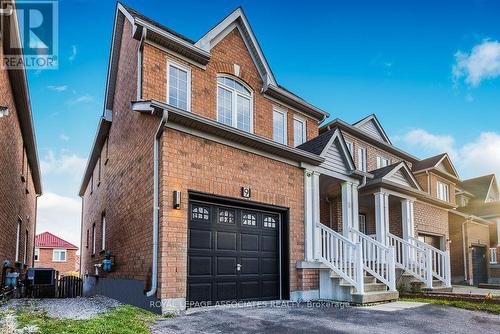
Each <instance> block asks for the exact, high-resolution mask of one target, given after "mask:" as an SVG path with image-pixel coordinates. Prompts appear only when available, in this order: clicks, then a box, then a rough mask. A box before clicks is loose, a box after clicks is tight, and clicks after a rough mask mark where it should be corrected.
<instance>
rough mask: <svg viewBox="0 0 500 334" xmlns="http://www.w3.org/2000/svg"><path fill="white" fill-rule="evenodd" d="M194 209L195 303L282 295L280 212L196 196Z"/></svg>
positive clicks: (191, 268) (191, 271)
mask: <svg viewBox="0 0 500 334" xmlns="http://www.w3.org/2000/svg"><path fill="white" fill-rule="evenodd" d="M189 210H190V211H189V222H188V228H189V231H188V232H189V233H188V291H187V299H188V301H189V302H209V304H215V303H217V302H221V301H255V300H275V299H280V270H279V268H280V261H279V260H280V257H279V249H280V242H279V232H280V222H281V216H280V214H279V213H274V212H269V211H264V210H255V209H248V210H247V209H245V208H241V207H233V206H221V205H215V204H207V203H204V202H195V201H191V202H190V205H189ZM191 304H192V303H191Z"/></svg>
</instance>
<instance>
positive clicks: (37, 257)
mask: <svg viewBox="0 0 500 334" xmlns="http://www.w3.org/2000/svg"><path fill="white" fill-rule="evenodd" d="M34 260H35V262H38V261H40V248H35V258H34Z"/></svg>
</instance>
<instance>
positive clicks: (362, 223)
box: [358, 213, 366, 234]
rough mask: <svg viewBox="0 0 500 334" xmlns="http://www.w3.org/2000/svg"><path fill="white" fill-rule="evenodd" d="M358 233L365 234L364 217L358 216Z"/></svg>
mask: <svg viewBox="0 0 500 334" xmlns="http://www.w3.org/2000/svg"><path fill="white" fill-rule="evenodd" d="M358 217H359V218H358V219H359V232H361V233H364V234H366V215H365V214H361V213H360V214H359V216H358Z"/></svg>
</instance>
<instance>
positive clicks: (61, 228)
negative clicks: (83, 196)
mask: <svg viewBox="0 0 500 334" xmlns="http://www.w3.org/2000/svg"><path fill="white" fill-rule="evenodd" d="M37 207H38V212H37V227H36V232H37V234H40V233H43V232H46V231H48V232H51V233H53V234H55V235H57V236H58V237H60V238H63V239H64V240H66V241H69V242H71V243H72V244H75V245H76V246H78V247H80V223H81V221H80V217H81V200H80V199H79V198H78V197H65V196H61V195H58V194H56V193H51V192H48V193H45V194H43V195H42V196H41V197H40V198H39V199H38V205H37Z"/></svg>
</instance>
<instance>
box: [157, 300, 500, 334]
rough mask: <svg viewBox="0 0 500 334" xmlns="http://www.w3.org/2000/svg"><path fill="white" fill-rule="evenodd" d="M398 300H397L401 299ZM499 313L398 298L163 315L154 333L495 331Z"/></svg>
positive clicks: (406, 333)
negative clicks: (339, 304)
mask: <svg viewBox="0 0 500 334" xmlns="http://www.w3.org/2000/svg"><path fill="white" fill-rule="evenodd" d="M397 303H399V304H397ZM499 328H500V316H498V315H492V314H487V313H482V312H481V313H480V312H473V311H467V310H462V309H457V308H453V307H447V306H441V305H432V304H419V303H404V302H396V303H392V304H385V305H378V306H374V307H348V308H343V309H341V308H338V307H331V306H320V307H308V306H307V305H300V306H289V307H272V306H262V307H246V308H226V309H218V310H210V311H200V312H195V313H192V314H188V315H184V316H179V317H176V318H172V319H162V320H160V321H158V322H157V323H156V324H155V325H154V326H153V333H155V334H163V333H181V332H182V333H264V332H267V333H304V332H307V333H308V334H312V333H326V332H330V333H332V332H335V333H391V334H392V333H405V334H410V333H497V332H498V329H499Z"/></svg>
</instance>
